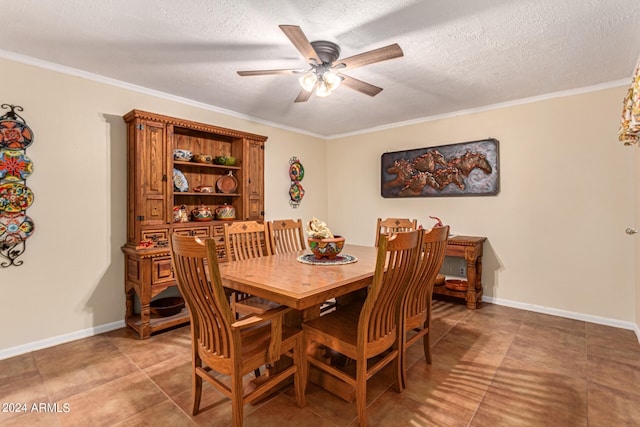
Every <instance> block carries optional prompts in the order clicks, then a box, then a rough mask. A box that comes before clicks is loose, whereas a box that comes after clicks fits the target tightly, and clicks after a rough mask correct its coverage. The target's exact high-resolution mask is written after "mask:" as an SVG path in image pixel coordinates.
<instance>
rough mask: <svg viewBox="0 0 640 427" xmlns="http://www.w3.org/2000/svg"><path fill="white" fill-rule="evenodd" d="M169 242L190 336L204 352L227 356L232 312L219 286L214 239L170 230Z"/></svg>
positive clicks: (230, 343) (229, 348) (229, 349)
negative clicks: (203, 238) (191, 335)
mask: <svg viewBox="0 0 640 427" xmlns="http://www.w3.org/2000/svg"><path fill="white" fill-rule="evenodd" d="M171 243H172V244H171V257H172V260H173V266H174V270H175V275H176V282H177V283H178V289H179V290H180V293H181V294H182V296H183V297H184V299H185V302H186V304H187V306H188V308H189V315H190V316H191V326H192V330H193V333H194V340H197V342H198V346H199V348H200V349H201V350H203V351H205V352H206V353H207V354H210V355H215V356H216V357H222V358H231V357H232V356H233V355H232V348H233V342H232V335H231V326H230V325H231V323H232V322H233V315H232V313H231V307H230V306H229V300H228V298H227V297H226V295H225V292H224V289H223V287H222V280H221V278H220V271H219V269H218V258H217V254H216V246H215V241H214V240H212V239H210V240H207V241H202V240H200V239H199V238H197V237H192V236H180V235H178V234H177V233H173V234H172V236H171Z"/></svg>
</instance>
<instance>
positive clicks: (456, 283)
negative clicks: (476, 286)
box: [444, 279, 468, 292]
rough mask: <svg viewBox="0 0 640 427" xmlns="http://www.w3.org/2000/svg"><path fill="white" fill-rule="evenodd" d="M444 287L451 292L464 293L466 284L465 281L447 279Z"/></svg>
mask: <svg viewBox="0 0 640 427" xmlns="http://www.w3.org/2000/svg"><path fill="white" fill-rule="evenodd" d="M444 286H445V287H446V288H447V289H451V290H452V291H459V292H466V291H467V287H468V283H467V281H466V280H460V279H447V280H446V282H445V285H444Z"/></svg>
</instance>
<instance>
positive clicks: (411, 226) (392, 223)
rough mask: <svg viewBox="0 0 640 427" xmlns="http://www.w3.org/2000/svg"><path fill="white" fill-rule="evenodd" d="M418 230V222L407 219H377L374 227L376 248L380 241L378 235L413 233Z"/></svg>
mask: <svg viewBox="0 0 640 427" xmlns="http://www.w3.org/2000/svg"><path fill="white" fill-rule="evenodd" d="M417 228H418V220H416V219H409V218H387V219H381V218H378V221H377V225H376V246H378V243H379V241H380V234H391V233H398V232H405V231H413V230H416V229H417Z"/></svg>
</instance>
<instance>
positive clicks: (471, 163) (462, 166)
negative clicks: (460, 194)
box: [448, 151, 491, 176]
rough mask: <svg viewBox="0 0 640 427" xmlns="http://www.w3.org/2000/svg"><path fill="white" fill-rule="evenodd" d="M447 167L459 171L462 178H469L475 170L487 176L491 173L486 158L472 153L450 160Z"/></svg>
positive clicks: (468, 152)
mask: <svg viewBox="0 0 640 427" xmlns="http://www.w3.org/2000/svg"><path fill="white" fill-rule="evenodd" d="M448 166H450V167H454V168H456V169H459V170H460V172H461V173H462V175H464V176H469V174H470V173H471V171H472V170H473V169H475V168H478V169H480V170H481V171H482V172H484V173H486V174H487V175H489V174H490V173H491V165H490V164H489V162H488V161H487V156H485V155H484V154H480V153H476V152H472V151H467V152H466V153H465V154H464V156H462V157H456V158H455V159H453V160H450V161H449V163H448Z"/></svg>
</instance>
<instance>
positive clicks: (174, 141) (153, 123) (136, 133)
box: [122, 110, 267, 339]
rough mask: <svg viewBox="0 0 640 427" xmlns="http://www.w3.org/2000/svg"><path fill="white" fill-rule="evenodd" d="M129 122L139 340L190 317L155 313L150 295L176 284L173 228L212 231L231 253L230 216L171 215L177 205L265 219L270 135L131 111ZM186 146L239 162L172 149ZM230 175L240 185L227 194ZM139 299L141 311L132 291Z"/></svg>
mask: <svg viewBox="0 0 640 427" xmlns="http://www.w3.org/2000/svg"><path fill="white" fill-rule="evenodd" d="M124 120H125V122H126V124H127V157H128V160H127V163H128V164H127V169H128V173H127V181H128V182H127V243H126V244H125V245H124V246H123V247H122V251H123V252H124V256H125V286H124V287H125V293H126V314H125V321H126V323H127V325H129V326H130V327H132V328H133V329H135V330H136V331H137V332H138V333H139V334H140V338H143V339H144V338H149V336H150V335H151V334H152V333H153V332H157V331H160V330H163V329H166V328H169V327H172V326H176V325H180V324H183V323H187V322H188V321H189V315H188V312H187V310H186V309H183V310H182V311H181V312H180V313H178V314H176V315H174V316H169V317H155V316H153V315H151V312H150V307H149V304H150V302H151V299H152V298H153V297H155V296H156V295H158V294H159V293H160V292H162V291H164V290H165V289H167V288H168V287H170V286H175V285H176V283H175V280H174V278H173V271H172V268H171V256H170V253H169V239H170V236H171V233H180V234H186V235H197V236H202V237H213V238H215V239H217V240H218V242H219V244H218V247H219V252H218V256H219V257H220V258H222V259H224V258H225V254H224V247H223V239H224V238H223V223H224V221H216V220H213V221H202V222H196V221H190V222H184V223H183V222H176V223H174V220H173V208H174V206H182V205H185V206H186V207H187V212H191V210H192V209H194V208H195V207H196V206H200V205H203V204H204V205H206V206H208V207H209V208H211V210H212V211H214V210H215V208H216V207H217V206H220V205H224V204H227V205H231V206H233V207H234V209H235V212H236V219H237V220H264V143H265V141H266V140H267V137H266V136H261V135H254V134H250V133H246V132H241V131H237V130H233V129H225V128H221V127H217V126H212V125H208V124H203V123H197V122H192V121H188V120H182V119H177V118H173V117H167V116H162V115H159V114H154V113H148V112H145V111H139V110H133V111H131V112H129V113H127V114H126V115H125V116H124ZM175 149H184V150H189V151H191V152H192V153H193V154H194V155H196V154H208V155H211V156H213V157H215V156H227V157H229V156H233V157H235V159H236V163H235V165H233V166H223V165H215V164H203V163H195V162H192V161H179V160H174V157H173V151H174V150H175ZM174 169H175V170H178V171H179V172H180V173H182V175H183V176H184V177H185V178H186V181H187V183H188V190H187V191H183V192H181V191H177V190H176V189H175V188H174V179H173V175H174ZM229 173H231V174H232V175H233V176H234V177H235V178H236V180H237V182H238V186H237V189H236V190H235V191H233V192H232V193H222V192H220V191H219V190H218V189H217V187H216V183H217V181H218V180H219V179H221V178H222V177H224V176H226V175H228V174H229ZM202 185H206V186H212V187H213V188H214V192H213V193H199V192H195V191H193V189H194V187H196V186H202ZM135 295H137V296H138V299H139V302H140V313H136V312H135V304H134V301H135V300H134V296H135Z"/></svg>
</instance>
